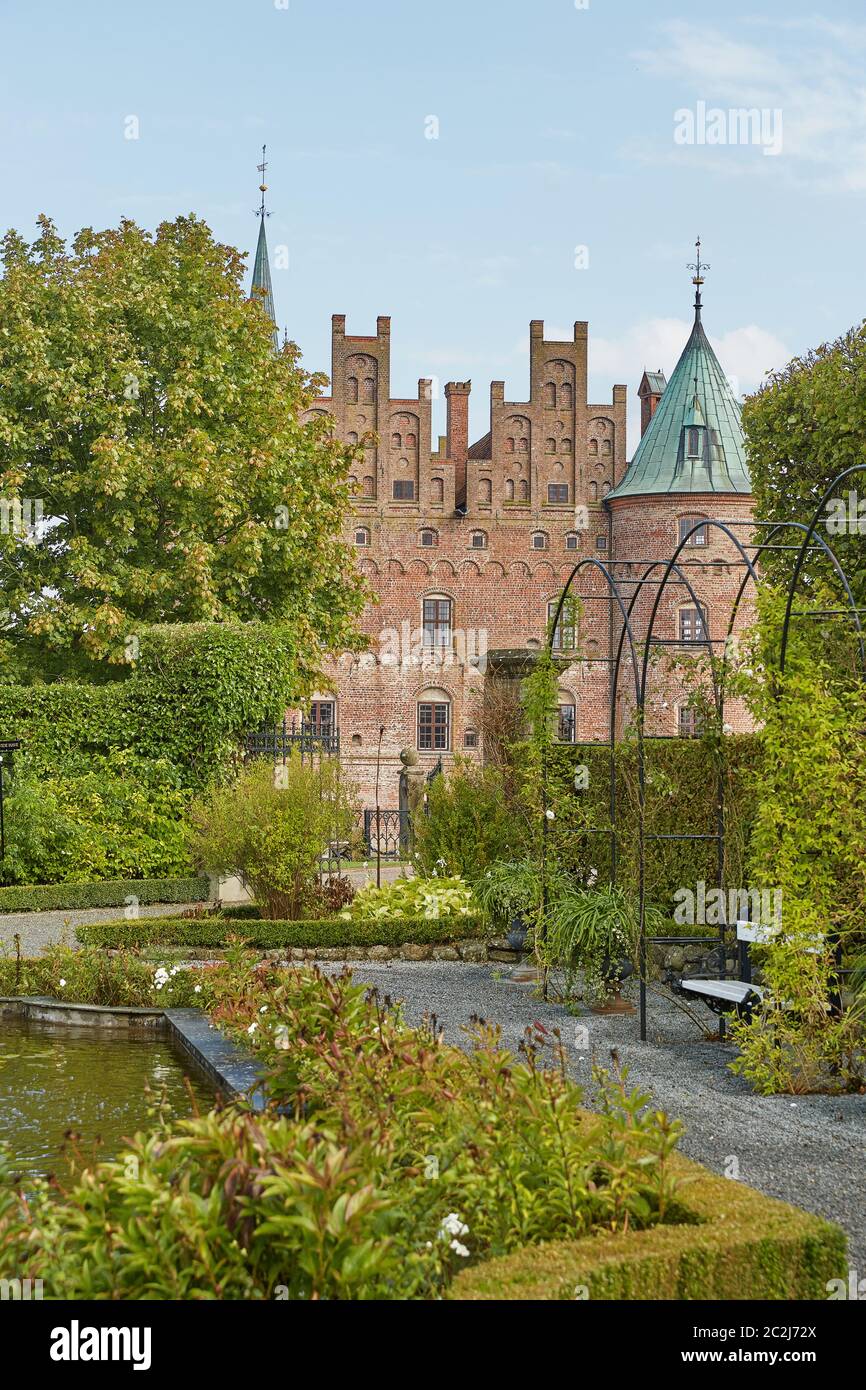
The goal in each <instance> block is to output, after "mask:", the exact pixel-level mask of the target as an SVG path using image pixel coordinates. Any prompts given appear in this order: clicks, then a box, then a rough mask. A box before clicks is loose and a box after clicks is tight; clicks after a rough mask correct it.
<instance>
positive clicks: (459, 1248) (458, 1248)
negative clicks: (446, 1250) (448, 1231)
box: [451, 1240, 469, 1260]
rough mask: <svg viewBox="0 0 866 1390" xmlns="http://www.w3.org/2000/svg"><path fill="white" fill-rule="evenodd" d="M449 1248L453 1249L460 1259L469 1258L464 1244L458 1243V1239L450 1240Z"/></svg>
mask: <svg viewBox="0 0 866 1390" xmlns="http://www.w3.org/2000/svg"><path fill="white" fill-rule="evenodd" d="M451 1249H452V1250H453V1251H454V1254H455V1255H460V1256H461V1258H462V1259H464V1260H468V1259H469V1251H468V1250H467V1249H466V1246H465V1245H461V1244H460V1241H459V1240H452V1242H451Z"/></svg>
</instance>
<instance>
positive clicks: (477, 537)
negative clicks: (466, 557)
mask: <svg viewBox="0 0 866 1390" xmlns="http://www.w3.org/2000/svg"><path fill="white" fill-rule="evenodd" d="M472 549H473V550H486V549H487V532H486V531H473V532H472Z"/></svg>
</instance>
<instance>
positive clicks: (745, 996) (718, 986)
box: [668, 922, 774, 1019]
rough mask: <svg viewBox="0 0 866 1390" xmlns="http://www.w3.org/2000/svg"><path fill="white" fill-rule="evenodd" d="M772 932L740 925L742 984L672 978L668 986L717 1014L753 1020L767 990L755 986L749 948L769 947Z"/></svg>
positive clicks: (703, 978) (755, 926) (752, 926)
mask: <svg viewBox="0 0 866 1390" xmlns="http://www.w3.org/2000/svg"><path fill="white" fill-rule="evenodd" d="M773 936H774V931H773V929H772V928H767V927H762V926H759V925H757V924H756V923H754V922H738V923H737V941H738V943H739V948H740V978H739V980H711V979H707V978H706V977H705V976H693V977H692V978H691V979H688V978H686V977H684V976H681V977H679V978H677V977H676V976H673V975H669V976H668V983H669V984H670V987H671V989H672V990H673V991H674V994H678V995H680V997H681V998H683V999H700V1000H701V1002H702V1003H704V1004H706V1006H707V1008H708V1009H712V1011H713V1013H716V1014H725V1013H732V1012H733V1013H736V1015H737V1017H738V1018H746V1019H747V1018H749V1017H750V1016H751V1014H752V1013H753V1012H754V1010H755V1009H756V1008H757V1007H758V1005H759V1004H760V1003H761V1000H762V999H763V997H764V989H763V987H762V986H761V985H756V984H753V983H752V964H751V960H750V958H749V944H750V943H755V944H757V945H766V944H767V943H768V942H769V941H772V939H773Z"/></svg>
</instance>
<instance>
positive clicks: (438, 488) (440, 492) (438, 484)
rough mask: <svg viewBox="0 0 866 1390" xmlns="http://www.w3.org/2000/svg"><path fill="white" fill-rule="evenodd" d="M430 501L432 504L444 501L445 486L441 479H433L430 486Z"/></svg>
mask: <svg viewBox="0 0 866 1390" xmlns="http://www.w3.org/2000/svg"><path fill="white" fill-rule="evenodd" d="M430 499H431V501H433V502H442V501H444V499H445V484H444V483H443V481H442V479H441V478H434V479H433V480H432V482H431V484H430Z"/></svg>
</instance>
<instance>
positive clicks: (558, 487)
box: [547, 483, 568, 506]
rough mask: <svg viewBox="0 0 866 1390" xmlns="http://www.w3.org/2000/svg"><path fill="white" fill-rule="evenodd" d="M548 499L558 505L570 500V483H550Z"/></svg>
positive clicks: (548, 485)
mask: <svg viewBox="0 0 866 1390" xmlns="http://www.w3.org/2000/svg"><path fill="white" fill-rule="evenodd" d="M547 500H548V502H552V503H554V504H556V505H557V506H561V505H562V503H563V502H568V483H548V484H547Z"/></svg>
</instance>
